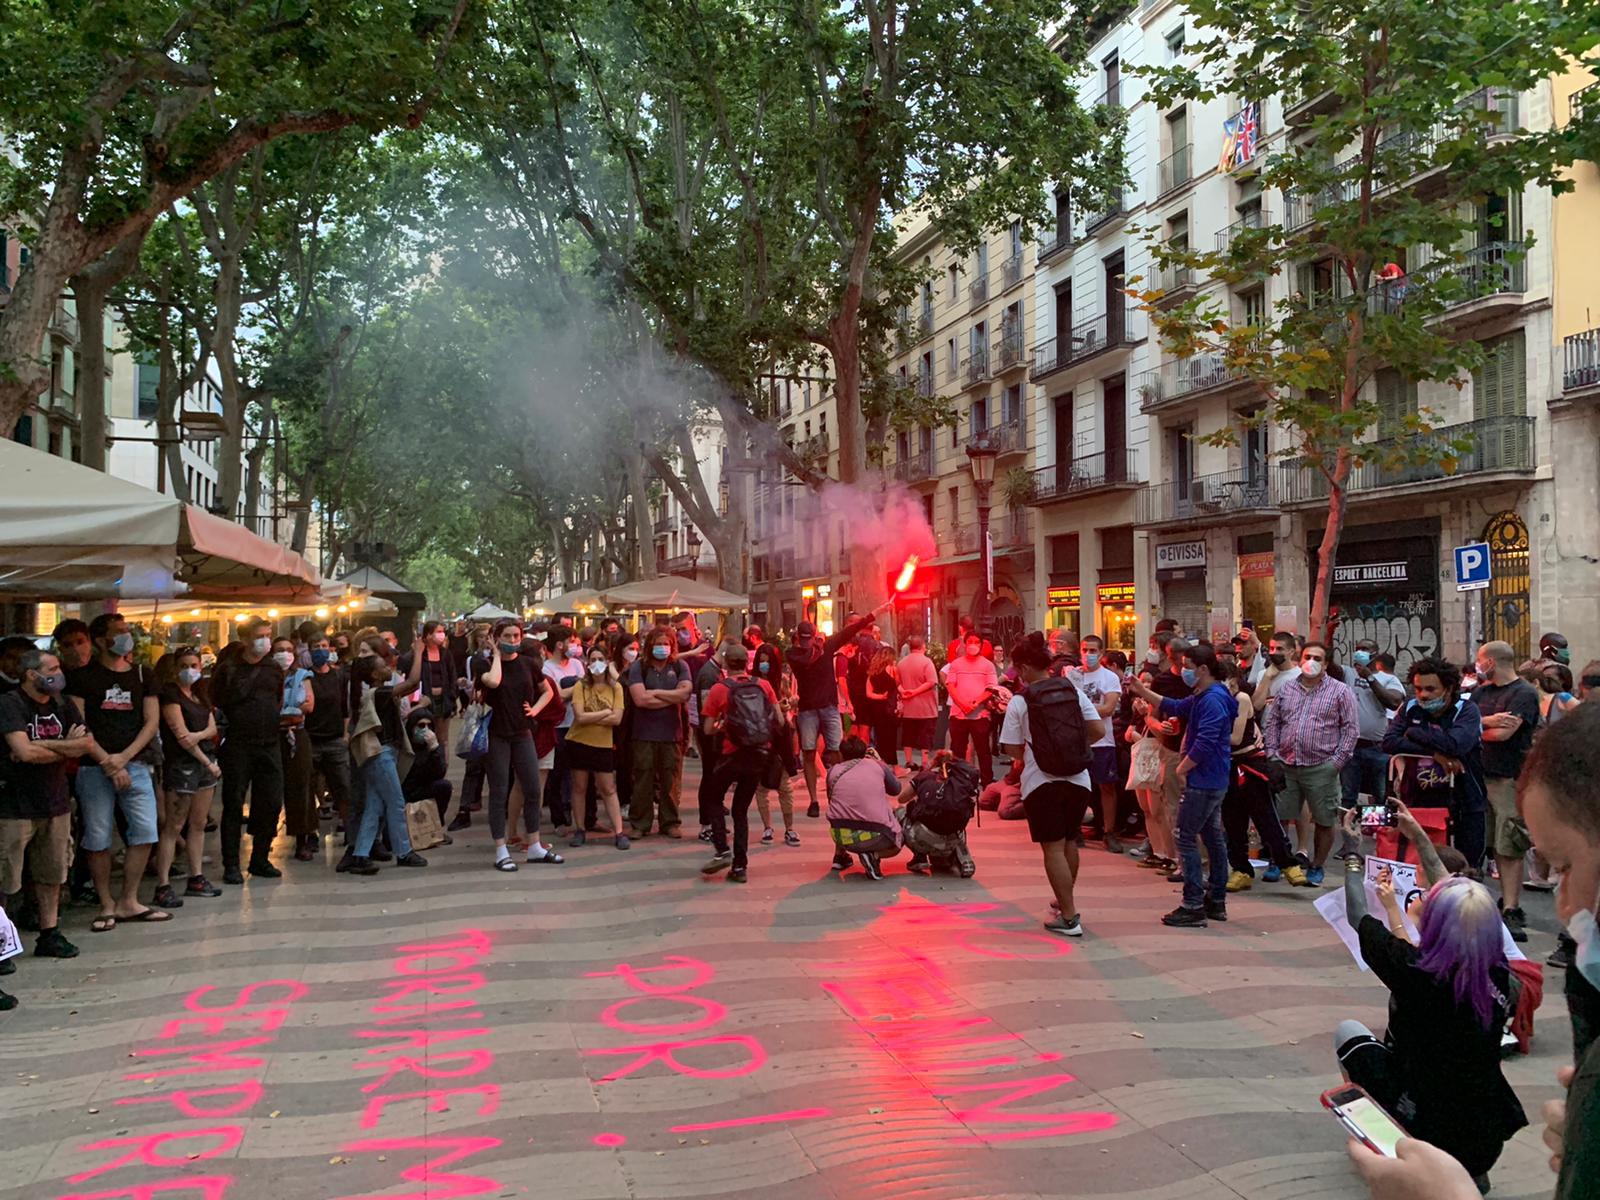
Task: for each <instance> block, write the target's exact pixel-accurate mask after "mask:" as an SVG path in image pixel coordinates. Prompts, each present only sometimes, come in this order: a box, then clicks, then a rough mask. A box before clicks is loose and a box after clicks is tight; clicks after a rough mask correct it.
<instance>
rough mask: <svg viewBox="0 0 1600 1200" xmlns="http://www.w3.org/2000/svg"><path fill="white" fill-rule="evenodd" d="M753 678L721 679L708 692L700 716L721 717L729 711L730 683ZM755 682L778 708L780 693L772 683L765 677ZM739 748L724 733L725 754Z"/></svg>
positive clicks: (749, 676) (735, 677)
mask: <svg viewBox="0 0 1600 1200" xmlns="http://www.w3.org/2000/svg"><path fill="white" fill-rule="evenodd" d="M752 679H755V677H754V676H753V675H749V674H745V675H733V676H729V677H728V678H726V679H719V680H718V681H717V683H716V686H714V687H713V688H712V689H711V690H710V691H709V692H707V693H706V703H705V707H704V708H702V709H701V710H700V716H701V717H702V718H706V717H720V716H721V715H722V714H723V713H725V712H727V711H728V685H729V684H730V683H748V682H750V680H752ZM755 682H757V683H759V684H760V685H761V690H762V691H763V692H765V693H766V694H767V699H768V700H770V701H772V707H773V708H774V709H776V708H777V707H778V694H777V693H776V692H774V691H773V690H772V685H771V684H770V683H768V682H767V681H766V680H765V679H756V680H755ZM738 748H739V747H737V746H735V745H734V744H733V742H732V741H730V740H729V738H728V735H727V734H726V733H724V734H723V735H722V752H723V753H724V754H732V753H733V752H734V751H736V750H737V749H738Z"/></svg>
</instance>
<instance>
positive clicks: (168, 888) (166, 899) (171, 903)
mask: <svg viewBox="0 0 1600 1200" xmlns="http://www.w3.org/2000/svg"><path fill="white" fill-rule="evenodd" d="M150 903H151V904H153V905H155V907H157V908H182V907H183V901H182V900H179V899H178V893H177V892H175V891H173V890H172V885H171V884H170V883H163V884H162V885H161V886H160V887H158V888H157V889H156V890H155V894H154V895H153V896H151V897H150Z"/></svg>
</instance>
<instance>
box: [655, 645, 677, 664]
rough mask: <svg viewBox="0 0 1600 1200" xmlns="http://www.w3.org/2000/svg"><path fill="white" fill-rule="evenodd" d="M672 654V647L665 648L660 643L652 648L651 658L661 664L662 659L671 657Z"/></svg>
mask: <svg viewBox="0 0 1600 1200" xmlns="http://www.w3.org/2000/svg"><path fill="white" fill-rule="evenodd" d="M671 653H672V647H671V646H663V645H662V644H661V643H659V642H658V643H656V644H655V645H654V646H651V647H650V657H651V658H653V659H655V660H656V661H657V662H659V661H661V660H662V659H664V658H666V657H667V655H669V654H671Z"/></svg>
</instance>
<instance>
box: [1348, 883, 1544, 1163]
mask: <svg viewBox="0 0 1600 1200" xmlns="http://www.w3.org/2000/svg"><path fill="white" fill-rule="evenodd" d="M1356 934H1357V936H1358V937H1359V938H1360V942H1361V957H1362V959H1363V960H1364V961H1365V962H1366V964H1367V966H1369V967H1371V968H1372V973H1373V974H1374V975H1376V976H1377V977H1378V978H1379V979H1381V980H1383V983H1384V985H1385V986H1386V987H1387V988H1388V989H1389V1028H1388V1031H1387V1032H1386V1033H1385V1035H1384V1041H1385V1042H1386V1043H1387V1044H1388V1046H1389V1048H1390V1049H1391V1050H1392V1051H1393V1052H1394V1055H1395V1059H1396V1062H1395V1067H1396V1070H1395V1076H1396V1078H1398V1079H1402V1080H1405V1081H1406V1094H1407V1096H1408V1097H1409V1098H1410V1099H1411V1100H1412V1101H1413V1102H1414V1103H1415V1105H1416V1114H1415V1116H1402V1114H1398V1113H1397V1114H1396V1115H1397V1116H1402V1120H1403V1121H1404V1122H1405V1124H1406V1127H1407V1129H1408V1130H1409V1131H1410V1132H1411V1133H1413V1134H1415V1135H1416V1136H1417V1137H1419V1138H1421V1139H1422V1140H1423V1141H1427V1142H1432V1143H1433V1144H1434V1145H1436V1146H1438V1147H1439V1148H1440V1149H1441V1150H1446V1151H1449V1152H1450V1153H1451V1154H1454V1155H1455V1156H1456V1157H1457V1158H1465V1159H1471V1158H1474V1157H1477V1156H1479V1155H1481V1154H1482V1153H1483V1151H1484V1149H1486V1144H1487V1145H1498V1143H1500V1142H1503V1141H1504V1140H1505V1139H1506V1138H1509V1137H1510V1136H1511V1135H1512V1134H1513V1133H1515V1132H1516V1131H1517V1130H1519V1129H1521V1128H1522V1127H1523V1126H1524V1125H1526V1124H1527V1123H1528V1119H1527V1117H1526V1115H1525V1114H1524V1113H1523V1111H1522V1105H1521V1104H1520V1103H1519V1102H1518V1101H1517V1095H1516V1093H1515V1092H1514V1091H1512V1089H1511V1085H1510V1084H1509V1083H1507V1082H1506V1077H1505V1075H1504V1074H1503V1073H1502V1072H1501V1069H1500V1032H1501V1030H1502V1029H1504V1028H1505V1023H1506V1018H1507V1015H1508V1013H1509V1005H1510V995H1511V990H1510V988H1511V983H1510V972H1509V971H1508V970H1507V969H1506V968H1505V967H1504V966H1496V967H1494V968H1492V969H1491V970H1490V973H1489V978H1490V981H1491V983H1492V984H1493V986H1494V990H1495V999H1494V1003H1495V1008H1494V1015H1493V1019H1492V1020H1491V1021H1490V1022H1489V1024H1488V1026H1487V1027H1486V1026H1484V1025H1483V1024H1482V1023H1480V1022H1479V1020H1478V1017H1477V1014H1476V1013H1475V1012H1474V1011H1473V1009H1472V1007H1471V1005H1469V1004H1462V1003H1458V1002H1457V1000H1456V998H1455V990H1454V987H1453V985H1452V984H1451V983H1448V982H1445V981H1443V980H1441V979H1439V978H1438V977H1437V976H1435V975H1432V974H1430V973H1429V972H1427V971H1424V970H1423V969H1422V968H1421V967H1419V966H1418V965H1417V962H1418V960H1419V959H1420V958H1421V955H1422V952H1421V951H1420V950H1418V949H1417V947H1415V946H1413V945H1412V944H1411V943H1410V942H1407V941H1405V940H1403V939H1401V938H1397V937H1395V936H1394V935H1393V934H1391V933H1390V932H1389V931H1388V930H1387V929H1385V928H1384V927H1383V922H1382V921H1380V920H1378V918H1377V917H1374V916H1373V915H1372V914H1371V913H1367V914H1366V915H1364V916H1363V917H1362V918H1361V920H1360V922H1359V923H1358V924H1357V926H1356ZM1474 1169H1479V1168H1474ZM1481 1169H1483V1170H1487V1169H1488V1168H1487V1166H1484V1167H1483V1168H1481Z"/></svg>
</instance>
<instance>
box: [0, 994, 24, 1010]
mask: <svg viewBox="0 0 1600 1200" xmlns="http://www.w3.org/2000/svg"><path fill="white" fill-rule="evenodd" d="M20 1003H21V1001H20V1000H18V999H17V998H16V997H15V996H13V995H12V994H11V993H10V992H0V1012H10V1011H11V1010H12V1009H13V1008H15V1007H16V1006H17V1005H18V1004H20Z"/></svg>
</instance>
